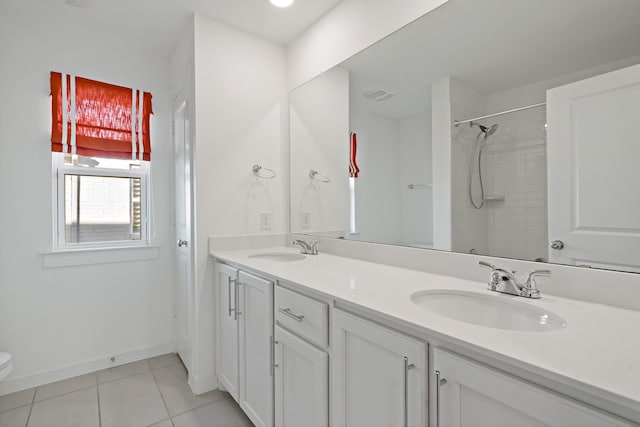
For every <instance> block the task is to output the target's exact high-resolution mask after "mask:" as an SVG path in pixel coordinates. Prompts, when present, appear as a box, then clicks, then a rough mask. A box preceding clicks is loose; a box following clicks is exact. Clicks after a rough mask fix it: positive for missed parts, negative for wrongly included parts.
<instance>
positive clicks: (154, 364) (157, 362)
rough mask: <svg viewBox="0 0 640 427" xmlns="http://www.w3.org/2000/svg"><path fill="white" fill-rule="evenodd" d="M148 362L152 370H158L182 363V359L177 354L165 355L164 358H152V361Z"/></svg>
mask: <svg viewBox="0 0 640 427" xmlns="http://www.w3.org/2000/svg"><path fill="white" fill-rule="evenodd" d="M147 361H148V362H149V366H151V369H158V368H164V367H165V366H169V365H173V364H175V363H180V358H179V357H178V355H177V354H176V353H169V354H163V355H162V356H156V357H152V358H151V359H147Z"/></svg>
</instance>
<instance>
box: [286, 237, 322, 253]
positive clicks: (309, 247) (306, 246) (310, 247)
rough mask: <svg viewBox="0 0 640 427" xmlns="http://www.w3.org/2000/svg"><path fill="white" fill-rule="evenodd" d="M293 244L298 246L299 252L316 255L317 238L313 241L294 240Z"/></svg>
mask: <svg viewBox="0 0 640 427" xmlns="http://www.w3.org/2000/svg"><path fill="white" fill-rule="evenodd" d="M292 243H293V244H294V245H298V246H300V253H301V254H305V255H318V243H320V241H319V240H316V241H314V242H311V243H309V242H305V241H304V240H294V241H293V242H292Z"/></svg>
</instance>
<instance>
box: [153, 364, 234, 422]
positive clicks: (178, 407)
mask: <svg viewBox="0 0 640 427" xmlns="http://www.w3.org/2000/svg"><path fill="white" fill-rule="evenodd" d="M153 376H154V377H155V378H156V381H157V383H158V387H159V388H160V393H162V397H163V398H164V402H165V403H166V405H167V409H169V414H170V415H171V416H174V415H177V414H181V413H183V412H186V411H190V410H191V409H195V408H198V407H200V406H204V405H206V404H209V403H211V402H215V401H216V400H220V399H222V398H223V394H222V393H221V392H219V391H217V390H216V391H210V392H208V393H204V394H201V395H195V394H193V392H192V391H191V387H189V384H187V371H186V369H185V368H184V366H182V364H181V363H177V364H174V365H171V366H167V367H164V368H161V369H156V370H154V371H153Z"/></svg>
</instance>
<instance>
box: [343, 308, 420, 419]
mask: <svg viewBox="0 0 640 427" xmlns="http://www.w3.org/2000/svg"><path fill="white" fill-rule="evenodd" d="M331 332H332V341H331V342H332V347H333V356H332V365H331V379H332V386H331V392H332V393H331V404H332V418H331V420H332V423H331V425H333V426H341V427H342V426H344V427H349V426H368V427H373V426H380V427H389V426H397V427H406V426H412V427H413V426H426V425H427V387H426V384H427V356H426V344H425V343H424V342H421V341H418V340H416V339H414V338H411V337H408V336H406V335H404V334H400V333H398V332H396V331H393V330H391V329H387V328H385V327H382V326H379V325H377V324H375V323H372V322H369V321H367V320H364V319H362V318H359V317H356V316H353V315H351V314H348V313H345V312H342V311H340V310H337V309H334V310H333V325H332V328H331Z"/></svg>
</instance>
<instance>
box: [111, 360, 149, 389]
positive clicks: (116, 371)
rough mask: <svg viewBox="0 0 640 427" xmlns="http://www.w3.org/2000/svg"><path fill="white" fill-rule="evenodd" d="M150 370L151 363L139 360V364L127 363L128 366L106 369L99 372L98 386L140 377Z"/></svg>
mask: <svg viewBox="0 0 640 427" xmlns="http://www.w3.org/2000/svg"><path fill="white" fill-rule="evenodd" d="M149 370H150V368H149V363H148V362H147V361H146V360H139V361H137V362H133V363H127V364H126V365H120V366H116V367H114V368H109V369H104V370H102V371H98V384H103V383H106V382H109V381H116V380H119V379H122V378H126V377H130V376H132V375H138V374H141V373H143V372H148V371H149Z"/></svg>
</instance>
